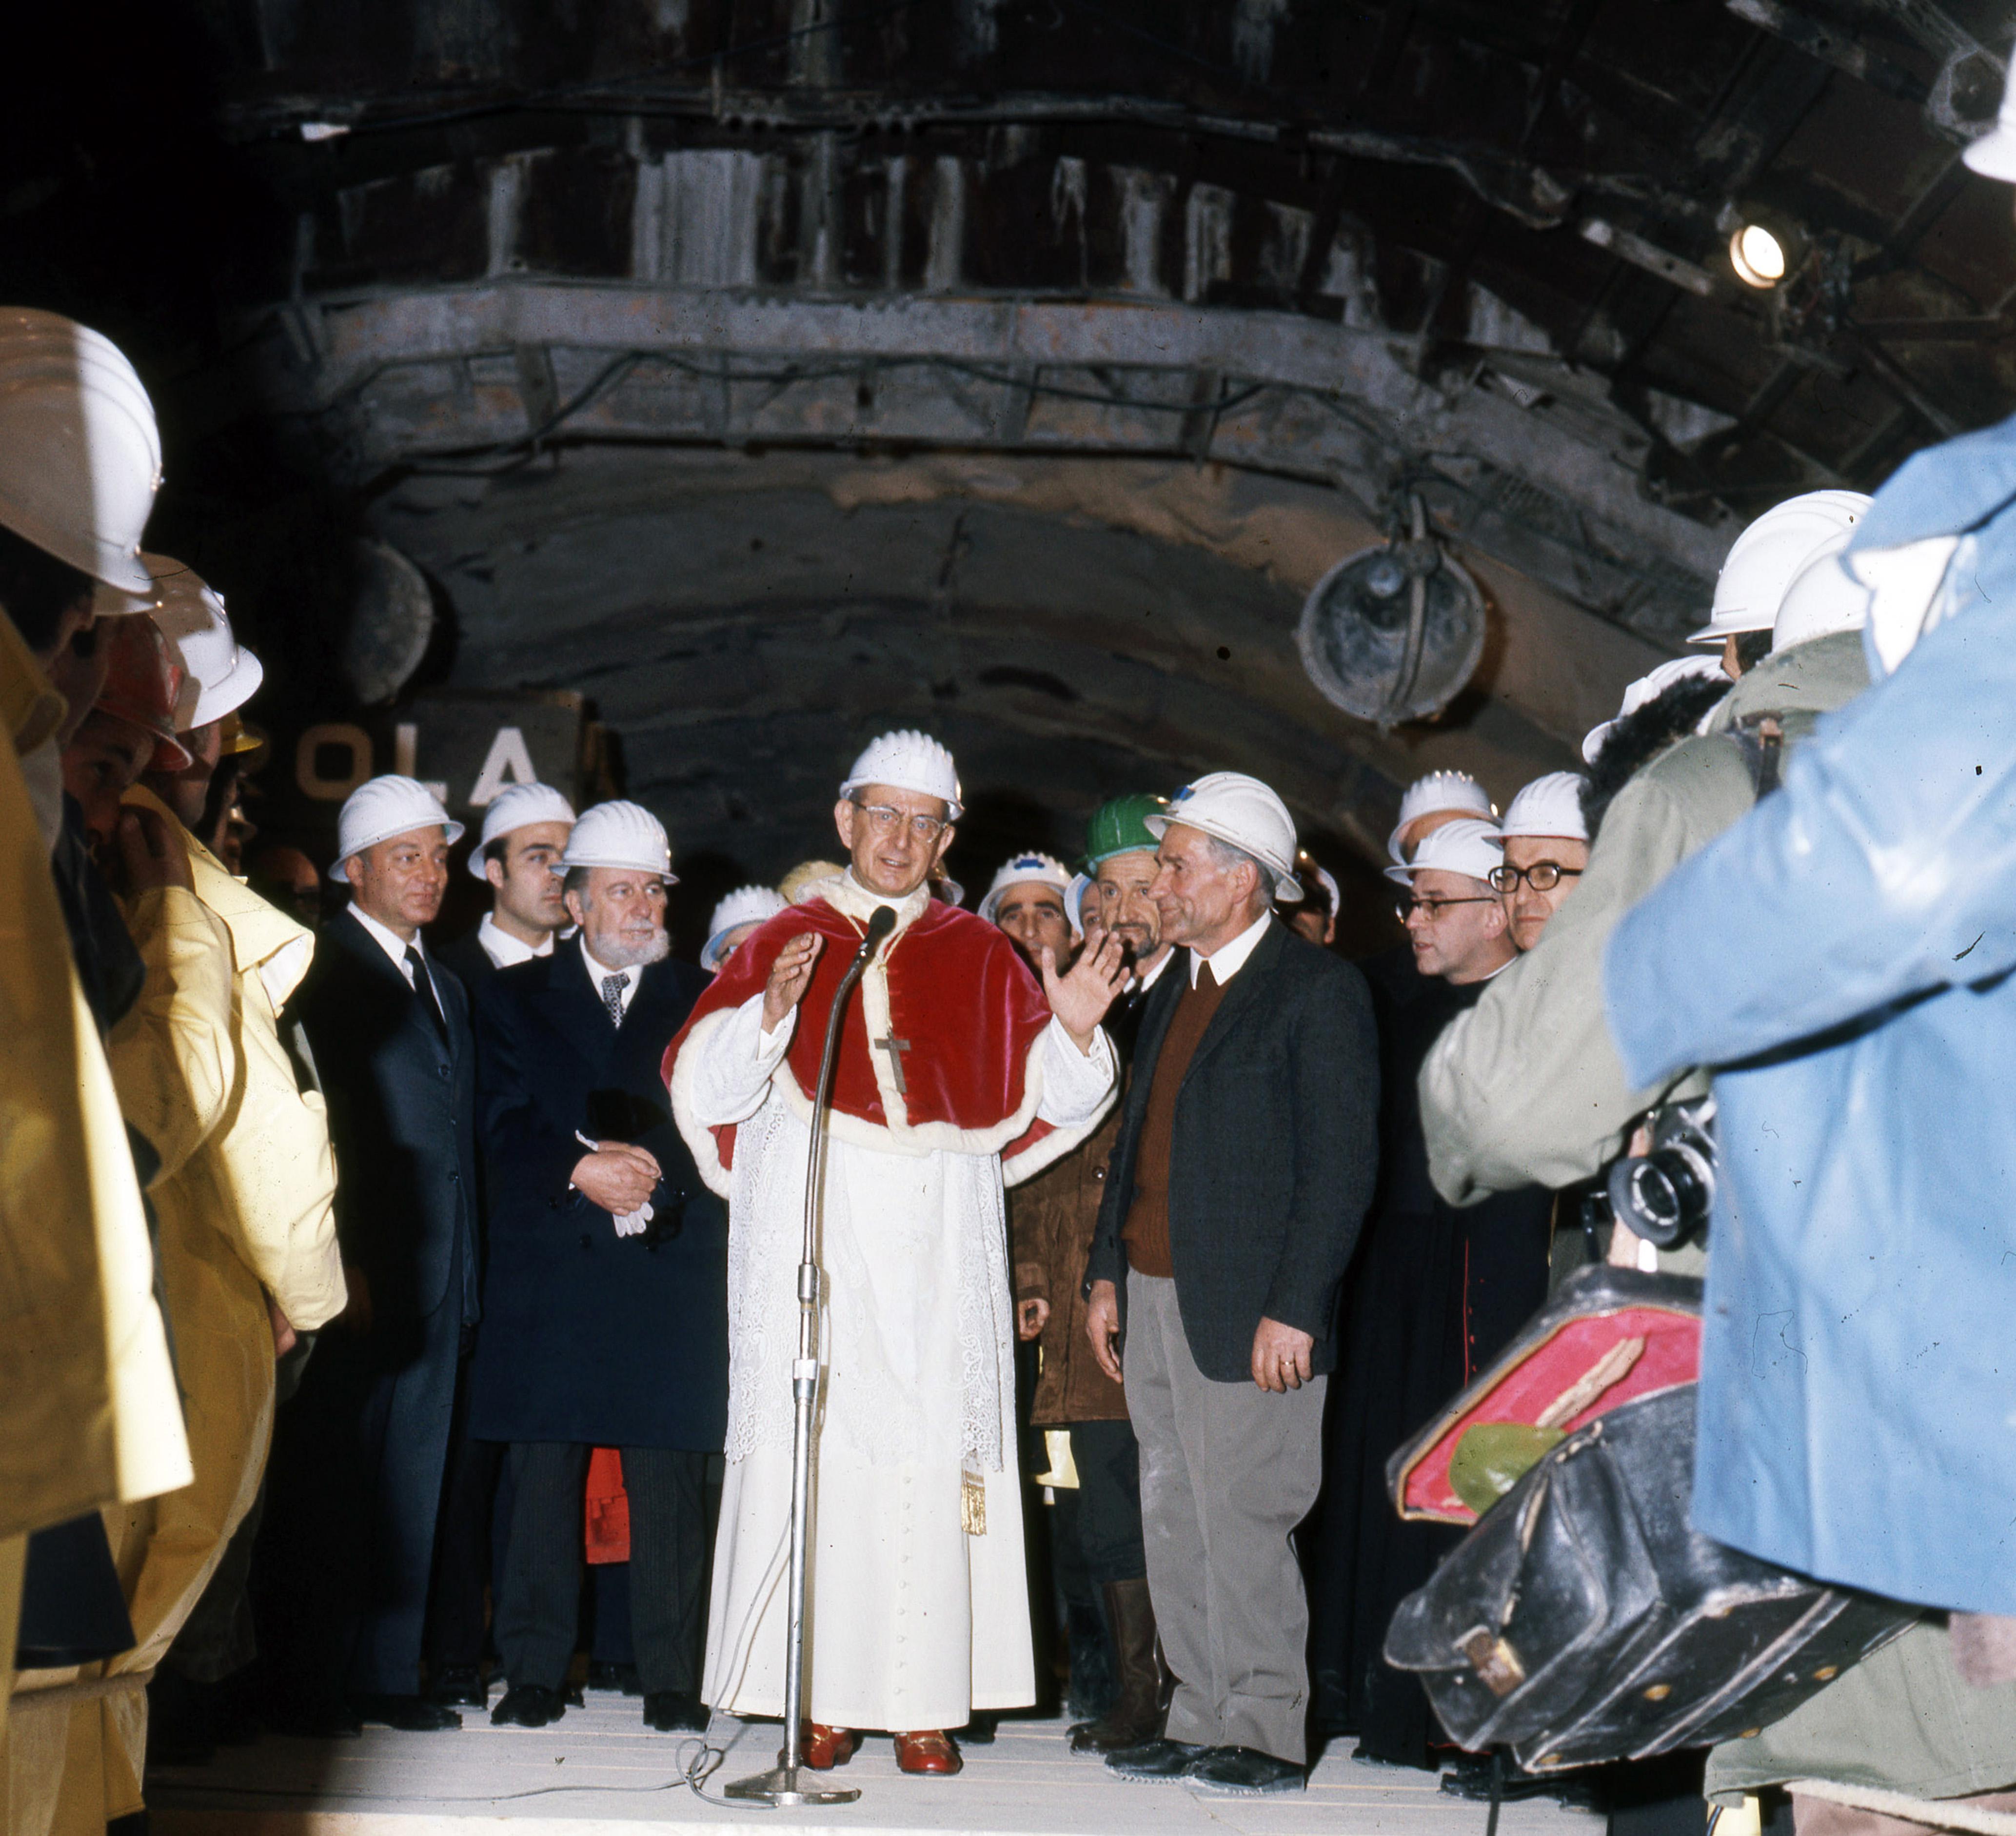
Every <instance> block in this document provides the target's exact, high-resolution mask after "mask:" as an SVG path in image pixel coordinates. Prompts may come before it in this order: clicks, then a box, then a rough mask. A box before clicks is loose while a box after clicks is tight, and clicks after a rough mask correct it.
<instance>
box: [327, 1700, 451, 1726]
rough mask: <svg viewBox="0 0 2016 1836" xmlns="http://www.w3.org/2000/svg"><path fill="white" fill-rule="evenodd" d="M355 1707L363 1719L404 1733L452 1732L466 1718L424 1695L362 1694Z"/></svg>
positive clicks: (355, 1702)
mask: <svg viewBox="0 0 2016 1836" xmlns="http://www.w3.org/2000/svg"><path fill="white" fill-rule="evenodd" d="M351 1708H354V1709H355V1710H356V1712H357V1719H358V1720H359V1721H361V1722H365V1723H373V1722H375V1723H377V1724H378V1725H379V1726H381V1727H388V1728H396V1729H398V1731H399V1732H400V1733H402V1734H446V1733H453V1732H454V1730H455V1729H457V1728H459V1727H460V1726H462V1717H461V1716H460V1715H458V1714H456V1713H455V1711H454V1710H453V1709H452V1708H442V1707H441V1705H440V1704H439V1703H438V1702H430V1701H428V1700H427V1698H426V1697H424V1696H359V1697H356V1698H355V1701H352V1702H351Z"/></svg>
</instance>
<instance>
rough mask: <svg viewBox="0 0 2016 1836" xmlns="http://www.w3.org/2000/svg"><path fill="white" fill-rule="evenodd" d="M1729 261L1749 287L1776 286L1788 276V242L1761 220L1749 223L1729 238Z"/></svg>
mask: <svg viewBox="0 0 2016 1836" xmlns="http://www.w3.org/2000/svg"><path fill="white" fill-rule="evenodd" d="M1729 261H1730V266H1731V267H1733V268H1734V269H1735V270H1736V278H1737V279H1738V280H1740V281H1741V282H1742V283H1743V284H1744V286H1747V287H1759V288H1770V287H1775V286H1777V284H1778V283H1779V282H1780V281H1781V280H1783V279H1784V278H1785V246H1784V243H1781V242H1780V241H1779V239H1777V237H1776V236H1773V234H1772V233H1771V232H1770V231H1769V230H1768V229H1766V228H1765V227H1764V225H1762V224H1761V223H1746V224H1744V225H1743V226H1742V228H1741V229H1738V230H1737V232H1736V233H1735V235H1733V236H1731V237H1730V239H1729Z"/></svg>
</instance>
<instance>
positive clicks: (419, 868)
mask: <svg viewBox="0 0 2016 1836" xmlns="http://www.w3.org/2000/svg"><path fill="white" fill-rule="evenodd" d="M461 833H462V828H461V825H460V824H459V823H452V822H450V821H449V820H448V815H447V813H446V812H445V811H444V810H443V809H442V808H441V805H440V804H439V803H437V801H435V799H434V796H433V795H432V794H431V793H430V792H429V791H428V790H427V787H425V786H424V785H422V784H419V783H415V782H414V781H413V780H412V779H410V778H398V777H384V778H374V779H372V780H371V781H370V782H369V783H367V784H364V785H362V786H360V787H358V789H357V790H355V791H353V792H352V793H351V796H350V798H349V801H347V802H346V803H345V804H344V807H343V812H342V815H341V816H340V818H339V819H338V847H339V848H340V852H341V859H340V861H339V862H338V863H337V871H338V873H340V874H341V875H342V876H343V877H344V878H346V879H347V880H348V882H349V884H350V894H351V903H350V905H349V908H348V909H347V910H346V911H345V912H344V913H343V914H342V915H341V916H339V917H337V918H336V919H334V920H332V921H331V922H330V923H328V924H326V925H325V926H324V927H322V933H321V936H320V938H319V945H318V948H317V949H316V951H315V967H314V968H313V969H312V970H311V971H310V972H309V974H308V979H307V981H305V982H304V984H303V985H302V987H301V992H300V993H299V994H298V995H296V997H295V998H294V1000H293V1003H291V1005H290V1007H289V1009H288V1018H289V1020H290V1021H299V1022H300V1023H301V1030H302V1031H303V1033H304V1035H306V1039H307V1042H308V1052H309V1054H310V1056H311V1058H312V1060H313V1069H314V1073H315V1076H316V1077H317V1078H318V1080H319V1082H320V1084H321V1086H322V1092H323V1093H324V1095H325V1096H326V1098H327V1100H328V1102H329V1135H330V1138H331V1139H333V1142H334V1143H335V1145H336V1164H337V1193H336V1226H337V1240H338V1241H339V1243H340V1245H341V1247H342V1251H343V1261H344V1274H345V1276H347V1280H348V1283H349V1291H350V1304H349V1307H348V1309H347V1311H346V1312H344V1314H343V1315H342V1316H340V1318H339V1319H337V1321H336V1322H335V1323H334V1324H333V1325H332V1326H331V1327H329V1328H328V1330H326V1331H325V1332H324V1333H323V1334H322V1337H321V1340H320V1341H319V1343H318V1345H317V1346H316V1348H315V1356H314V1357H313V1358H312V1359H310V1360H309V1363H308V1368H307V1370H306V1371H305V1372H304V1374H303V1377H302V1380H301V1389H300V1391H299V1392H298V1393H297V1395H296V1396H295V1398H294V1400H293V1402H291V1403H290V1404H289V1406H287V1408H286V1409H285V1410H284V1411H283V1412H282V1413H281V1416H280V1419H279V1429H278V1431H277V1433H276V1435H275V1440H274V1446H273V1456H272V1464H271V1467H270V1468H269V1487H270V1490H269V1496H268V1505H267V1514H266V1521H265V1528H264V1530H263V1532H262V1533H261V1541H260V1547H259V1550H258V1553H257V1557H256V1558H255V1560H256V1562H257V1568H258V1571H259V1572H258V1578H257V1592H258V1596H259V1600H260V1604H261V1629H260V1643H261V1647H263V1648H264V1649H265V1651H266V1653H267V1654H268V1671H269V1676H270V1679H271V1683H272V1704H273V1710H274V1714H275V1719H276V1722H277V1724H278V1725H279V1726H282V1727H283V1728H286V1729H288V1730H293V1731H299V1732H305V1733H324V1734H326V1733H340V1732H343V1731H344V1730H353V1731H354V1730H355V1727H356V1726H357V1724H358V1722H359V1721H361V1720H369V1721H382V1722H384V1723H387V1725H389V1726H393V1727H396V1728H401V1729H405V1730H411V1731H430V1730H436V1729H444V1728H454V1727H459V1726H461V1725H462V1723H461V1718H460V1717H459V1715H455V1713H453V1712H452V1711H450V1710H448V1709H447V1708H442V1707H440V1706H438V1705H436V1704H434V1703H430V1702H427V1701H423V1700H422V1699H421V1697H420V1695H419V1687H420V1638H421V1629H422V1625H423V1621H424V1618H425V1615H426V1610H427V1582H428V1575H429V1571H430V1568H431V1566H432V1563H433V1558H434V1531H435V1524H436V1519H437V1514H438V1512H439V1510H440V1506H441V1476H442V1472H443V1469H444V1467H445V1464H446V1462H447V1458H448V1423H449V1418H450V1416H451V1414H452V1411H453V1409H454V1405H455V1378H456V1372H457V1369H458V1366H459V1363H460V1360H461V1359H462V1357H463V1354H464V1351H465V1348H466V1343H467V1341H468V1339H469V1337H470V1334H471V1333H472V1331H473V1329H474V1326H475V1322H476V1317H477V1266H476V1237H475V1229H474V1225H475V1219H474V1215H473V1212H474V1206H475V1202H476V1127H475V1110H476V1051H475V1044H474V1041H473V1038H472V1036H471V1035H470V1025H469V1006H468V1002H467V999H466V996H465V995H464V994H463V988H462V985H461V984H460V983H459V982H458V981H456V980H455V977H453V976H452V975H450V974H447V973H445V971H443V970H441V969H440V968H439V967H438V966H437V965H436V964H434V963H433V962H431V961H430V959H429V956H428V954H427V948H426V946H425V945H423V943H422V942H421V941H420V927H421V926H422V925H423V924H426V923H429V922H430V920H432V919H433V918H434V915H435V914H436V913H437V912H438V911H439V910H440V909H441V897H442V895H443V894H444V893H445V891H447V888H448V848H449V846H450V844H452V842H453V841H455V838H456V837H458V836H459V835H460V834H461Z"/></svg>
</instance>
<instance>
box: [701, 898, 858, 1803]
mask: <svg viewBox="0 0 2016 1836" xmlns="http://www.w3.org/2000/svg"><path fill="white" fill-rule="evenodd" d="M895 928H896V914H895V910H894V909H892V908H891V907H890V906H887V905H877V907H876V908H875V911H874V914H873V916H872V917H870V918H869V920H868V934H867V935H866V937H864V938H862V940H861V948H860V949H859V950H857V951H855V954H854V960H853V961H852V962H851V963H849V964H848V966H847V973H846V974H844V976H842V977H841V980H840V986H839V987H838V988H837V989H835V990H834V992H833V1007H832V1010H831V1011H830V1013H828V1014H827V1015H826V1049H825V1050H824V1051H823V1053H821V1054H820V1056H819V1085H818V1087H817V1089H816V1090H815V1093H814V1094H813V1096H812V1143H811V1147H810V1148H809V1150H808V1152H807V1154H806V1157H805V1252H804V1255H803V1256H802V1257H801V1258H800V1261H799V1263H798V1355H797V1359H795V1360H794V1363H792V1366H791V1402H792V1407H793V1421H792V1427H791V1543H790V1571H789V1578H788V1579H787V1583H786V1585H787V1586H788V1587H789V1588H790V1595H789V1597H788V1599H787V1615H788V1617H787V1622H786V1629H785V1634H784V1636H785V1657H784V1759H783V1765H781V1766H773V1767H772V1768H771V1769H770V1770H769V1771H768V1772H761V1773H756V1774H754V1776H753V1777H750V1778H747V1779H737V1780H736V1781H735V1783H734V1784H732V1785H725V1786H724V1787H722V1796H723V1797H724V1798H735V1799H736V1800H737V1801H739V1802H743V1803H754V1804H767V1805H772V1806H773V1807H776V1808H779V1809H781V1808H784V1807H789V1806H797V1805H817V1804H851V1803H852V1802H854V1801H855V1799H856V1798H859V1796H860V1795H861V1793H860V1791H859V1788H858V1787H853V1786H848V1785H823V1784H815V1783H814V1782H813V1780H811V1779H809V1778H804V1777H801V1776H800V1775H801V1773H805V1772H806V1771H808V1768H807V1767H806V1766H805V1545H806V1543H807V1540H808V1532H809V1530H810V1528H811V1521H812V1410H813V1409H814V1406H815V1404H816V1402H817V1400H818V1397H819V1297H820V1283H821V1276H820V1273H819V1209H820V1203H821V1201H822V1200H823V1197H824V1196H825V1195H824V1192H823V1186H824V1183H825V1178H826V1111H827V1107H828V1105H829V1103H830V1101H831V1099H832V1096H833V1060H834V1057H835V1056H836V1054H837V1051H838V1049H839V1046H840V1023H841V1020H842V1018H843V1017H844V1016H845V1014H846V1012H847V1002H848V996H849V995H851V994H852V993H853V992H854V990H855V986H856V985H857V984H858V983H859V981H860V980H861V977H862V973H863V971H865V970H866V968H867V967H868V963H869V959H870V958H871V957H872V956H873V955H874V954H875V952H876V950H877V948H879V947H880V944H881V942H882V940H883V939H884V938H886V937H887V936H888V934H890V932H891V931H894V930H895Z"/></svg>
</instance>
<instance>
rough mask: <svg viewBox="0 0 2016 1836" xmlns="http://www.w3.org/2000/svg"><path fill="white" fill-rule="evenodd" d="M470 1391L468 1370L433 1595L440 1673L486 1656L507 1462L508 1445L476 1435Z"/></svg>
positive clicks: (433, 1651) (451, 1446) (458, 1403)
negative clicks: (487, 1603)
mask: <svg viewBox="0 0 2016 1836" xmlns="http://www.w3.org/2000/svg"><path fill="white" fill-rule="evenodd" d="M468 1391H469V1383H468V1374H467V1373H466V1372H465V1373H463V1383H462V1385H461V1387H460V1389H459V1391H458V1392H457V1394H456V1396H455V1424H454V1427H453V1428H452V1431H450V1434H449V1437H448V1485H447V1487H446V1489H445V1490H444V1491H443V1492H442V1493H441V1528H440V1530H439V1532H437V1535H436V1537H435V1539H434V1586H433V1588H432V1589H431V1590H430V1593H429V1594H428V1597H427V1665H428V1668H429V1669H430V1670H432V1672H434V1675H435V1676H439V1675H440V1674H441V1672H443V1671H444V1670H460V1669H468V1670H473V1669H477V1667H478V1666H479V1665H481V1663H482V1661H483V1642H484V1632H485V1630H486V1627H485V1624H484V1589H487V1588H488V1586H489V1585H490V1582H491V1543H492V1531H493V1519H494V1517H495V1508H496V1504H497V1478H498V1474H499V1473H500V1472H502V1470H503V1467H504V1444H503V1442H501V1441H478V1440H476V1439H474V1438H473V1437H472V1436H471V1435H470V1433H469V1432H468V1425H469V1396H468Z"/></svg>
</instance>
